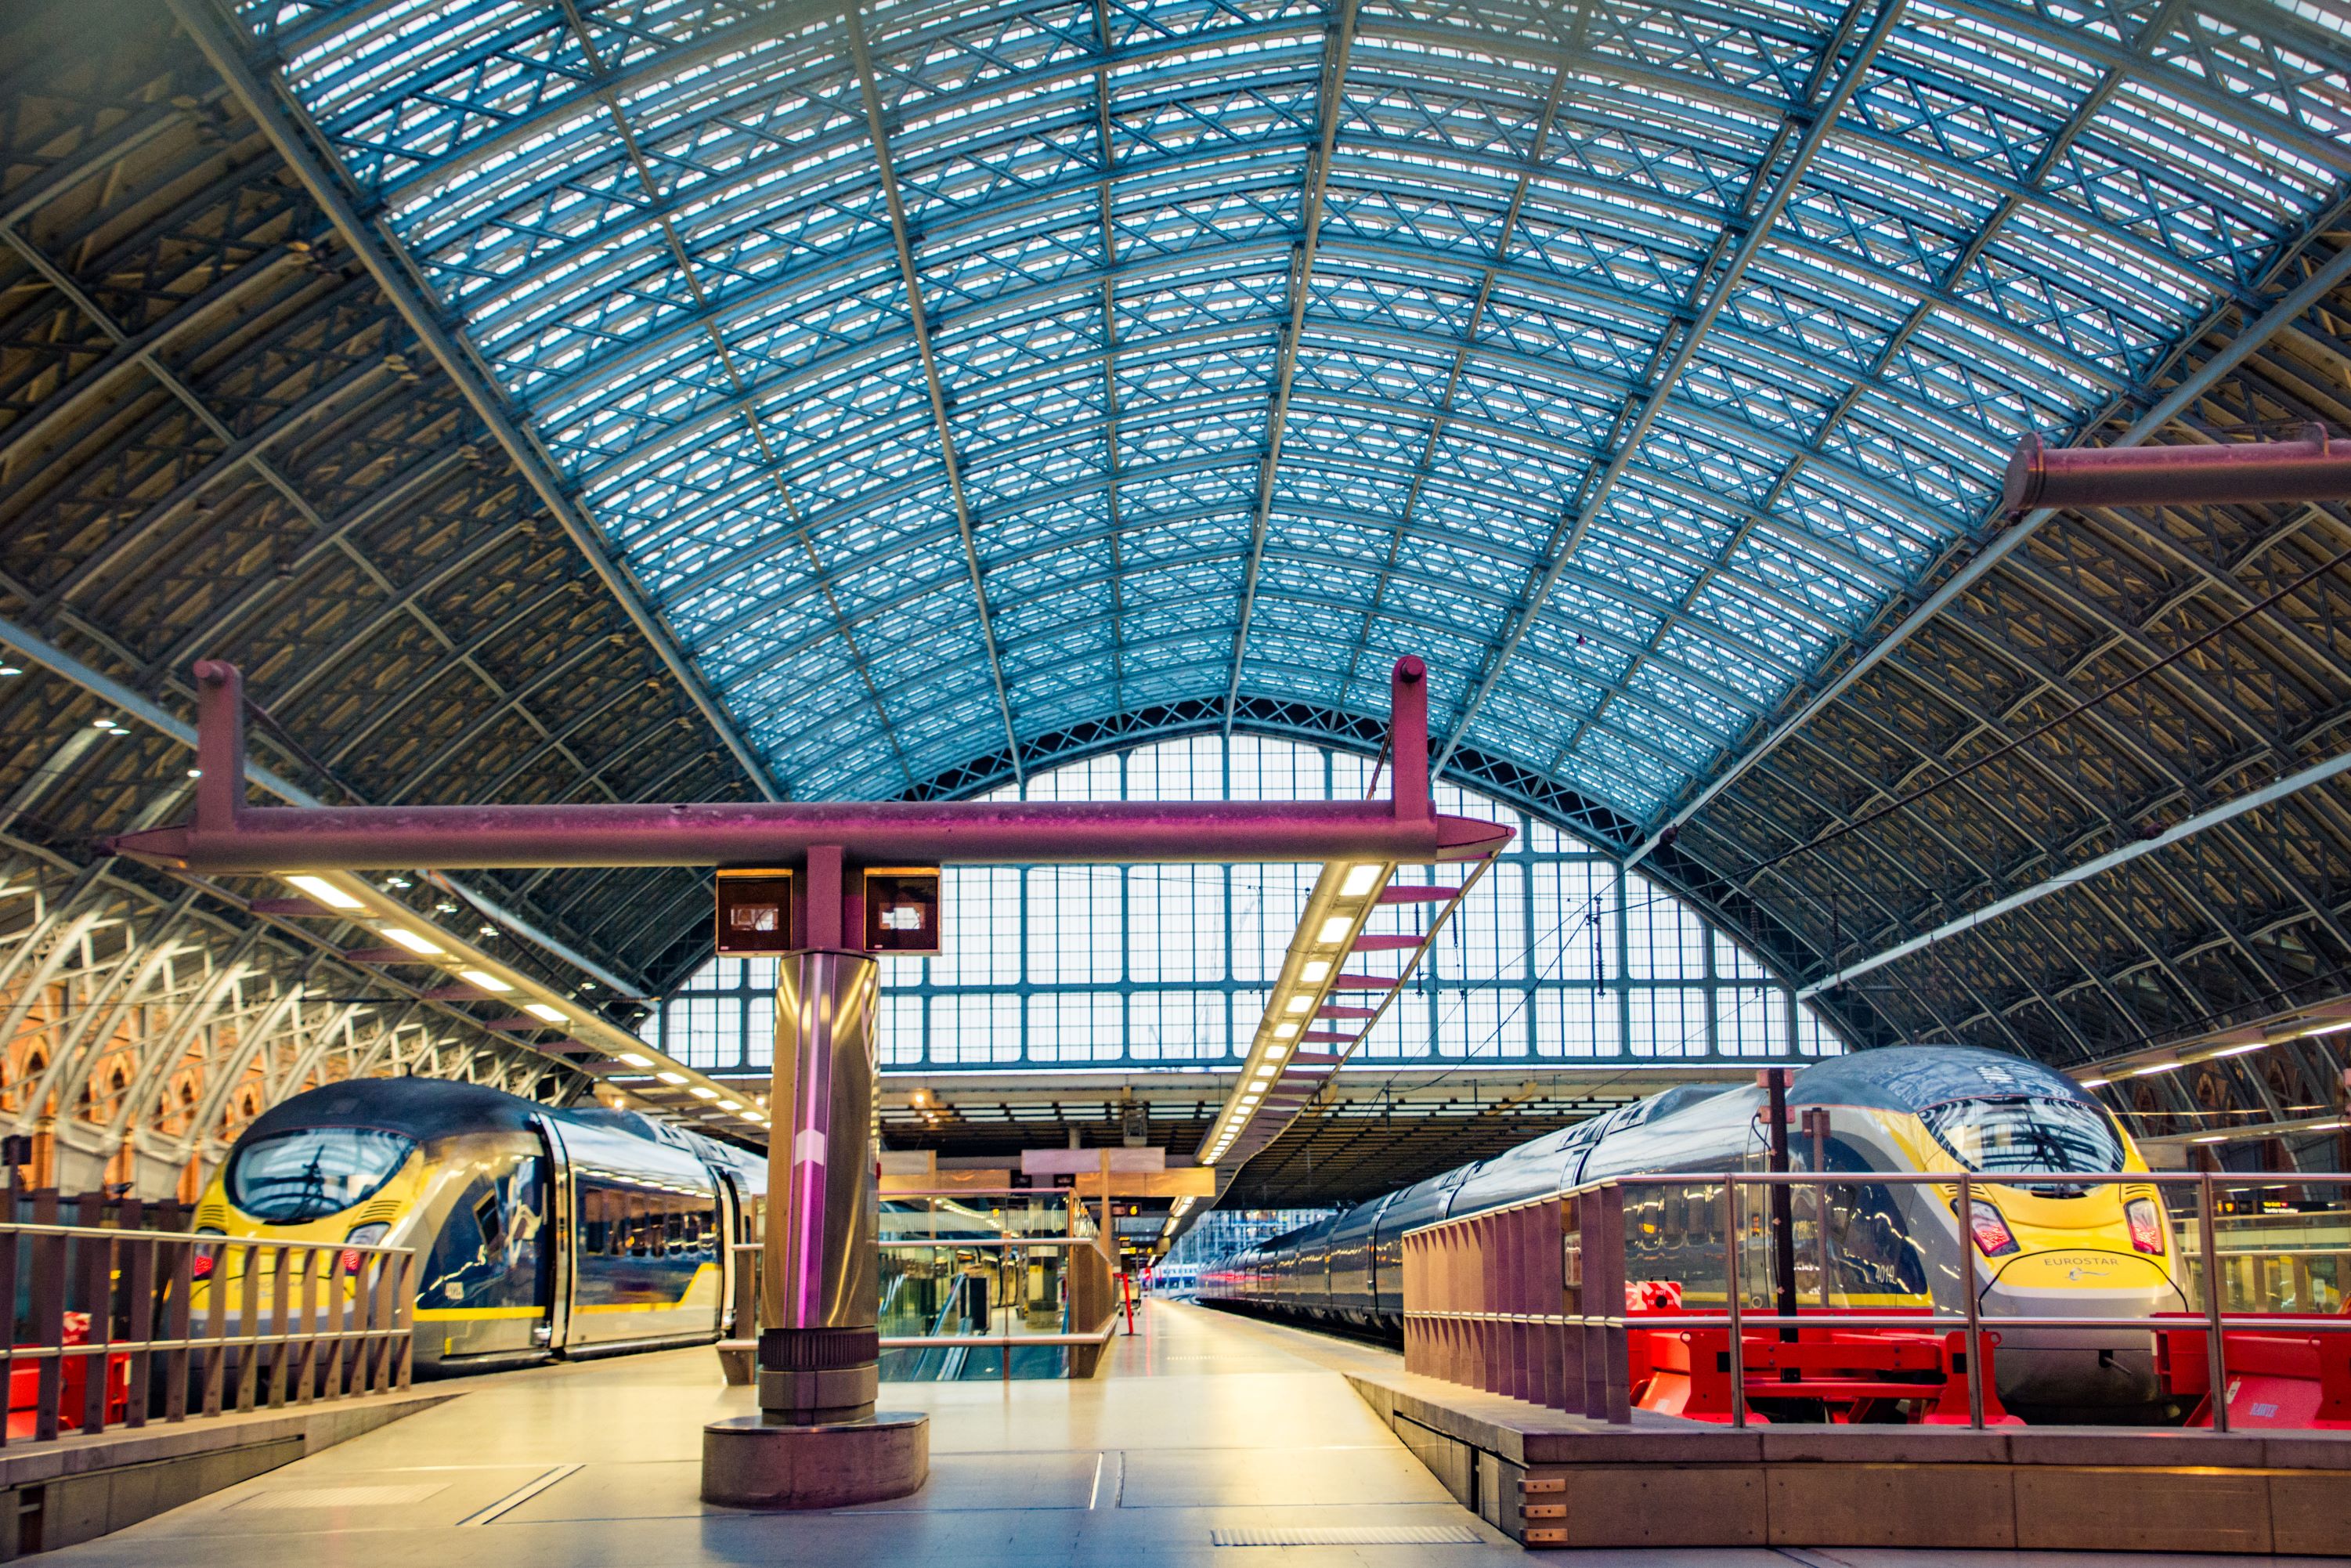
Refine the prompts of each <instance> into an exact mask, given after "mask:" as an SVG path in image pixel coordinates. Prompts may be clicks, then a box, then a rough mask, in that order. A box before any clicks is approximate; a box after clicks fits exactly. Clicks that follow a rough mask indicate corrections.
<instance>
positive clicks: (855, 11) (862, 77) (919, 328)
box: [844, 4, 1025, 777]
mask: <svg viewBox="0 0 2351 1568" xmlns="http://www.w3.org/2000/svg"><path fill="white" fill-rule="evenodd" d="M844 26H846V28H847V37H848V40H849V51H850V58H851V59H852V61H853V62H855V65H856V68H857V88H858V95H859V97H860V99H862V102H863V104H864V108H865V125H866V130H867V132H868V134H870V135H871V136H872V139H873V154H874V161H875V167H876V170H877V172H878V174H879V177H880V179H881V182H882V195H883V201H884V202H885V203H887V204H888V206H889V209H890V238H891V240H892V242H893V245H894V246H895V247H896V250H897V253H898V271H899V276H900V277H902V278H903V279H904V282H905V288H906V311H907V318H908V319H909V321H910V322H911V323H912V324H913V327H914V346H915V349H916V350H917V352H919V353H920V355H921V356H922V361H923V381H924V383H925V389H926V390H927V391H928V392H929V393H930V403H931V418H932V420H933V421H934V423H935V424H936V426H937V431H938V455H939V461H940V463H941V464H942V465H944V467H945V469H946V482H947V490H948V493H949V495H950V496H951V497H953V498H954V502H955V515H956V532H957V533H958V534H959V535H960V536H961V538H962V544H963V558H964V565H965V566H966V568H967V570H969V572H970V574H971V594H972V598H973V600H974V601H976V602H977V605H978V607H979V635H980V641H981V643H983V644H984V645H985V646H986V648H987V673H988V678H989V680H990V681H991V682H992V683H993V684H994V685H995V687H996V706H997V710H998V713H1000V714H1001V715H1002V716H1003V719H1004V744H1005V745H1006V747H1008V748H1009V751H1010V755H1011V758H1012V771H1013V773H1014V775H1015V776H1016V777H1024V776H1025V775H1023V773H1022V768H1021V762H1020V732H1019V728H1018V727H1016V726H1015V725H1014V724H1013V722H1012V697H1011V694H1010V693H1009V692H1008V691H1007V690H1006V688H1005V685H1004V656H1003V654H1002V653H1001V652H1000V651H999V650H998V647H997V643H996V617H995V612H993V611H991V610H990V609H989V608H988V603H987V574H986V572H985V570H983V569H982V567H981V565H980V560H979V541H978V538H977V529H976V528H975V527H974V524H973V520H972V508H971V502H970V499H969V497H967V496H966V495H965V494H964V483H963V470H962V466H961V464H960V463H959V462H958V460H957V458H956V435H955V424H954V422H953V421H952V420H950V419H949V418H948V417H947V394H946V383H945V382H943V381H942V380H941V379H940V376H939V367H938V360H937V357H936V356H935V353H934V352H933V350H932V346H931V329H930V309H931V308H930V303H929V301H928V300H926V299H925V298H924V297H923V277H922V273H921V271H920V269H919V268H917V267H915V265H914V242H913V241H912V240H910V239H909V238H908V237H907V233H906V207H905V203H904V199H903V198H902V196H901V195H900V193H899V190H898V171H897V167H896V165H895V163H894V162H893V161H892V158H891V152H890V132H889V127H888V125H887V123H886V121H885V120H884V117H883V112H882V89H881V86H880V84H879V83H878V82H877V81H876V80H875V78H874V75H873V58H872V53H871V52H870V50H869V48H868V47H867V43H866V37H865V23H864V20H863V18H862V16H861V15H860V10H859V7H858V6H857V5H853V4H852V5H851V6H850V8H849V12H848V15H847V17H846V20H845V23H844Z"/></svg>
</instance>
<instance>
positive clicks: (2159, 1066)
mask: <svg viewBox="0 0 2351 1568" xmlns="http://www.w3.org/2000/svg"><path fill="white" fill-rule="evenodd" d="M2186 1065H2187V1063H2186V1062H2181V1061H2158V1062H2157V1063H2156V1064H2155V1065H2154V1066H2152V1067H2142V1068H2139V1069H2137V1071H2134V1072H2132V1074H2131V1076H2132V1077H2133V1078H2152V1077H2154V1076H2155V1075H2156V1074H2157V1073H2158V1072H2177V1071H2179V1070H2180V1069H2181V1068H2182V1067H2184V1066H2186Z"/></svg>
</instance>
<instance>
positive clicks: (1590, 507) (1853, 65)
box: [1432, 0, 1908, 768]
mask: <svg viewBox="0 0 2351 1568" xmlns="http://www.w3.org/2000/svg"><path fill="white" fill-rule="evenodd" d="M1862 3H1863V0H1854V4H1853V5H1852V8H1851V9H1850V10H1849V11H1848V13H1847V19H1846V21H1845V22H1844V24H1843V26H1841V27H1840V29H1839V31H1838V32H1837V33H1835V34H1834V35H1832V39H1831V43H1830V46H1829V47H1825V48H1823V51H1822V54H1821V58H1820V64H1819V66H1818V68H1817V71H1818V73H1819V74H1821V75H1824V74H1825V73H1826V72H1827V71H1828V70H1829V69H1830V68H1832V67H1834V68H1837V69H1838V70H1839V71H1840V75H1839V76H1838V77H1837V78H1836V82H1835V85H1834V88H1832V89H1831V90H1830V92H1829V94H1828V97H1827V98H1826V99H1824V100H1823V101H1822V102H1820V103H1819V104H1818V105H1817V106H1816V105H1815V104H1814V103H1813V97H1814V95H1815V94H1816V93H1817V92H1818V80H1817V78H1816V79H1815V81H1814V82H1813V84H1810V85H1809V86H1808V87H1807V89H1806V91H1805V92H1804V94H1803V95H1802V98H1801V99H1799V100H1798V101H1797V102H1794V103H1792V104H1790V105H1789V106H1788V109H1789V113H1788V116H1787V119H1786V120H1785V123H1786V124H1787V126H1788V127H1789V128H1791V129H1792V128H1793V127H1794V126H1795V125H1796V124H1797V123H1799V120H1798V118H1797V117H1798V115H1800V114H1801V115H1802V117H1803V120H1802V123H1803V124H1804V130H1803V133H1802V137H1801V138H1800V139H1799V141H1797V144H1796V147H1795V150H1794V152H1792V154H1791V155H1790V156H1789V158H1788V162H1787V165H1786V167H1785V168H1784V169H1782V170H1781V171H1780V172H1779V174H1778V176H1777V181H1776V183H1775V184H1774V185H1773V187H1772V189H1771V193H1770V194H1769V195H1767V196H1766V197H1765V198H1764V201H1763V203H1762V204H1761V207H1760V208H1758V209H1757V211H1756V213H1755V215H1754V216H1753V217H1752V218H1751V219H1749V220H1747V227H1746V232H1745V235H1744V236H1743V237H1742V238H1741V239H1740V242H1739V246H1738V248H1737V249H1736V250H1734V251H1733V252H1732V253H1731V255H1730V256H1729V261H1728V263H1727V264H1726V265H1725V267H1724V268H1723V271H1722V274H1721V276H1720V277H1719V279H1716V280H1711V281H1709V283H1708V291H1707V294H1706V296H1705V298H1704V300H1703V302H1702V303H1700V302H1699V301H1696V300H1693V301H1691V305H1692V307H1693V315H1692V318H1691V319H1690V321H1689V322H1688V324H1687V328H1686V329H1684V330H1682V331H1681V332H1680V333H1679V337H1678V342H1677V346H1676V347H1675V349H1674V350H1673V352H1672V353H1671V355H1670V356H1666V357H1665V362H1664V364H1663V365H1662V366H1661V367H1660V368H1659V370H1658V371H1657V372H1656V376H1655V377H1654V379H1653V380H1652V381H1651V382H1650V383H1649V385H1647V386H1646V388H1642V389H1638V390H1636V391H1635V392H1633V393H1632V394H1629V395H1628V396H1627V399H1626V402H1625V408H1624V409H1623V411H1622V412H1621V413H1620V415H1619V418H1620V420H1622V421H1623V424H1624V428H1623V434H1621V435H1620V436H1618V437H1617V438H1616V440H1615V442H1614V454H1613V455H1611V456H1610V458H1609V460H1608V464H1607V466H1605V467H1604V468H1603V469H1602V470H1601V471H1600V473H1599V475H1598V476H1596V478H1594V479H1593V481H1592V483H1591V484H1590V486H1589V487H1588V489H1587V490H1586V491H1585V492H1584V494H1583V495H1582V496H1580V497H1578V498H1577V502H1576V505H1575V507H1574V511H1573V517H1572V519H1571V520H1569V521H1568V526H1567V528H1566V531H1565V537H1564V538H1562V539H1561V541H1560V542H1559V544H1558V545H1557V546H1556V547H1555V548H1554V549H1553V551H1552V556H1551V559H1550V561H1549V562H1548V563H1547V564H1546V565H1545V567H1544V568H1543V571H1542V574H1541V576H1540V577H1538V578H1537V579H1536V580H1535V582H1534V583H1533V584H1532V585H1531V588H1530V590H1529V591H1528V594H1527V601H1526V604H1525V605H1524V607H1523V608H1522V609H1521V611H1520V613H1519V614H1518V616H1517V617H1515V618H1514V620H1513V621H1512V623H1511V626H1510V631H1509V632H1507V633H1506V634H1505V635H1504V636H1503V637H1502V638H1501V639H1500V640H1499V642H1497V643H1495V645H1494V647H1493V649H1492V651H1491V653H1489V655H1488V659H1487V663H1486V666H1485V667H1484V668H1483V669H1481V670H1480V671H1479V674H1478V678H1477V684H1476V685H1475V686H1474V687H1472V688H1471V691H1470V693H1469V695H1468V698H1467V700H1465V701H1464V702H1463V703H1462V705H1461V710H1460V715H1459V716H1458V718H1456V719H1455V721H1454V723H1453V727H1452V731H1451V733H1450V734H1449V735H1448V736H1447V737H1446V741H1445V744H1444V745H1443V747H1440V748H1439V749H1438V751H1437V758H1436V760H1435V761H1434V763H1432V766H1433V767H1435V768H1443V767H1444V765H1445V764H1446V763H1447V761H1449V760H1451V758H1452V756H1453V753H1454V750H1455V749H1456V748H1457V747H1459V746H1460V744H1461V741H1462V739H1463V737H1466V736H1467V735H1468V731H1469V727H1470V726H1471V725H1473V724H1475V723H1476V722H1477V719H1478V710H1479V708H1480V707H1482V706H1485V703H1486V700H1487V697H1488V696H1489V694H1490V693H1491V692H1492V690H1493V688H1494V683H1495V682H1496V680H1498V679H1499V676H1500V674H1501V672H1502V669H1503V666H1504V665H1506V664H1509V662H1510V656H1511V655H1512V654H1513V653H1516V652H1517V651H1518V645H1519V643H1520V640H1521V639H1522V638H1524V637H1525V635H1526V632H1527V630H1528V628H1529V627H1531V625H1532V624H1533V623H1534V618H1535V617H1536V615H1538V614H1539V613H1541V609H1542V605H1543V601H1545V600H1546V599H1548V598H1549V597H1550V596H1551V591H1552V586H1553V585H1554V584H1556V583H1557V582H1558V580H1559V575H1560V573H1561V572H1562V570H1565V568H1566V566H1567V562H1568V559H1569V558H1570V557H1572V556H1573V555H1574V553H1575V552H1576V550H1577V549H1579V548H1580V547H1581V546H1582V545H1583V540H1584V538H1585V536H1586V535H1587V534H1588V533H1589V532H1590V531H1591V528H1592V525H1593V521H1594V520H1595V519H1596V518H1597V517H1598V516H1599V513H1600V510H1601V508H1602V507H1604V506H1605V505H1607V503H1608V500H1609V497H1610V496H1611V494H1612V493H1613V492H1614V488H1615V485H1616V480H1617V478H1618V476H1621V475H1622V474H1623V473H1624V471H1625V467H1626V466H1627V465H1629V464H1630V463H1631V462H1632V460H1633V456H1634V455H1635V452H1636V451H1637V450H1638V449H1639V447H1640V445H1641V443H1642V441H1643V440H1644V439H1645V438H1646V435H1647V434H1648V432H1649V430H1650V428H1651V426H1652V425H1654V424H1655V423H1656V419H1657V416H1658V415H1659V414H1661V413H1664V412H1665V407H1666V403H1667V400H1668V399H1669V398H1670V397H1671V396H1672V395H1673V392H1674V389H1675V388H1676V387H1677V385H1678V384H1679V383H1680V382H1681V379H1682V376H1683V374H1684V372H1685V371H1687V370H1688V368H1689V366H1690V362H1691V361H1693V360H1695V359H1696V358H1697V357H1698V348H1699V346H1700V345H1701V344H1702V343H1703V342H1704V341H1705V340H1706V335H1707V333H1708V330H1709V329H1711V328H1712V327H1713V325H1714V323H1715V320H1716V319H1718V318H1719V316H1720V315H1721V314H1722V309H1723V307H1724V306H1726V305H1728V304H1729V301H1730V295H1731V292H1732V291H1733V290H1734V289H1735V288H1737V287H1738V286H1739V282H1740V278H1742V277H1745V276H1746V273H1747V269H1748V268H1749V267H1750V266H1752V265H1753V263H1754V261H1755V258H1756V257H1757V256H1759V255H1761V253H1762V250H1763V246H1764V245H1765V244H1766V242H1767V241H1768V240H1769V239H1770V237H1771V230H1772V229H1773V227H1775V226H1776V225H1778V223H1779V221H1780V215H1781V214H1782V213H1783V212H1785V211H1786V210H1787V206H1788V204H1789V202H1790V201H1792V199H1793V198H1794V197H1795V194H1796V192H1797V190H1798V189H1799V188H1800V187H1801V186H1802V184H1803V182H1804V178H1805V174H1806V172H1808V171H1809V170H1810V169H1811V167H1812V164H1813V159H1815V158H1817V157H1818V156H1819V155H1820V152H1821V150H1822V149H1823V147H1825V146H1826V145H1827V144H1828V141H1829V138H1830V136H1831V134H1832V133H1833V132H1834V131H1835V128H1836V123H1837V120H1838V119H1839V117H1840V116H1842V115H1843V114H1844V109H1845V106H1846V105H1847V104H1849V103H1850V102H1852V101H1853V96H1854V94H1855V93H1856V92H1858V91H1859V90H1860V89H1861V85H1862V82H1863V81H1864V80H1865V78H1867V76H1868V74H1869V71H1870V69H1871V68H1872V67H1873V66H1874V64H1875V63H1876V58H1877V55H1878V52H1879V51H1880V50H1881V49H1883V48H1884V47H1886V40H1887V39H1889V38H1890V37H1893V35H1894V28H1895V25H1896V23H1897V22H1899V21H1900V20H1901V19H1902V16H1903V14H1904V12H1905V11H1906V10H1907V5H1908V0H1883V3H1882V4H1881V5H1880V6H1879V8H1878V12H1877V16H1876V19H1875V20H1874V21H1872V23H1871V24H1870V28H1869V31H1868V33H1867V34H1866V35H1865V36H1864V37H1863V38H1862V41H1861V44H1860V46H1859V47H1858V48H1857V49H1855V52H1854V56H1853V57H1852V59H1851V60H1849V61H1843V62H1840V60H1839V56H1840V55H1841V54H1842V52H1843V47H1844V41H1845V37H1846V36H1847V34H1848V33H1849V31H1850V29H1851V27H1852V26H1853V24H1854V22H1855V20H1857V18H1858V15H1859V11H1860V6H1861V4H1862ZM1773 162H1776V159H1773V160H1771V161H1770V162H1765V163H1763V164H1761V165H1759V166H1758V167H1757V169H1756V176H1757V178H1759V179H1761V177H1762V176H1763V175H1765V174H1766V173H1768V172H1771V167H1772V163H1773ZM1658 347H1659V349H1660V350H1663V348H1664V344H1663V343H1662V342H1661V343H1660V344H1659V345H1658ZM1635 402H1638V403H1639V405H1640V406H1639V408H1638V411H1637V412H1635V408H1634V404H1635Z"/></svg>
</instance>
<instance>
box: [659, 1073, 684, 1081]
mask: <svg viewBox="0 0 2351 1568" xmlns="http://www.w3.org/2000/svg"><path fill="white" fill-rule="evenodd" d="M653 1076H654V1077H655V1078H658V1079H660V1080H661V1081H662V1082H664V1083H683V1082H685V1074H684V1073H683V1072H656V1073H654V1074H653Z"/></svg>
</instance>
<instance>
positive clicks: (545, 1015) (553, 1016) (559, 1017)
mask: <svg viewBox="0 0 2351 1568" xmlns="http://www.w3.org/2000/svg"><path fill="white" fill-rule="evenodd" d="M522 1010H523V1011H525V1012H527V1013H528V1014H529V1015H530V1016H531V1017H533V1018H535V1019H540V1020H541V1021H543V1022H546V1023H561V1022H562V1021H563V1009H561V1008H551V1007H549V1006H548V1005H547V1004H546V1003H545V1002H525V1003H523V1005H522Z"/></svg>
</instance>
